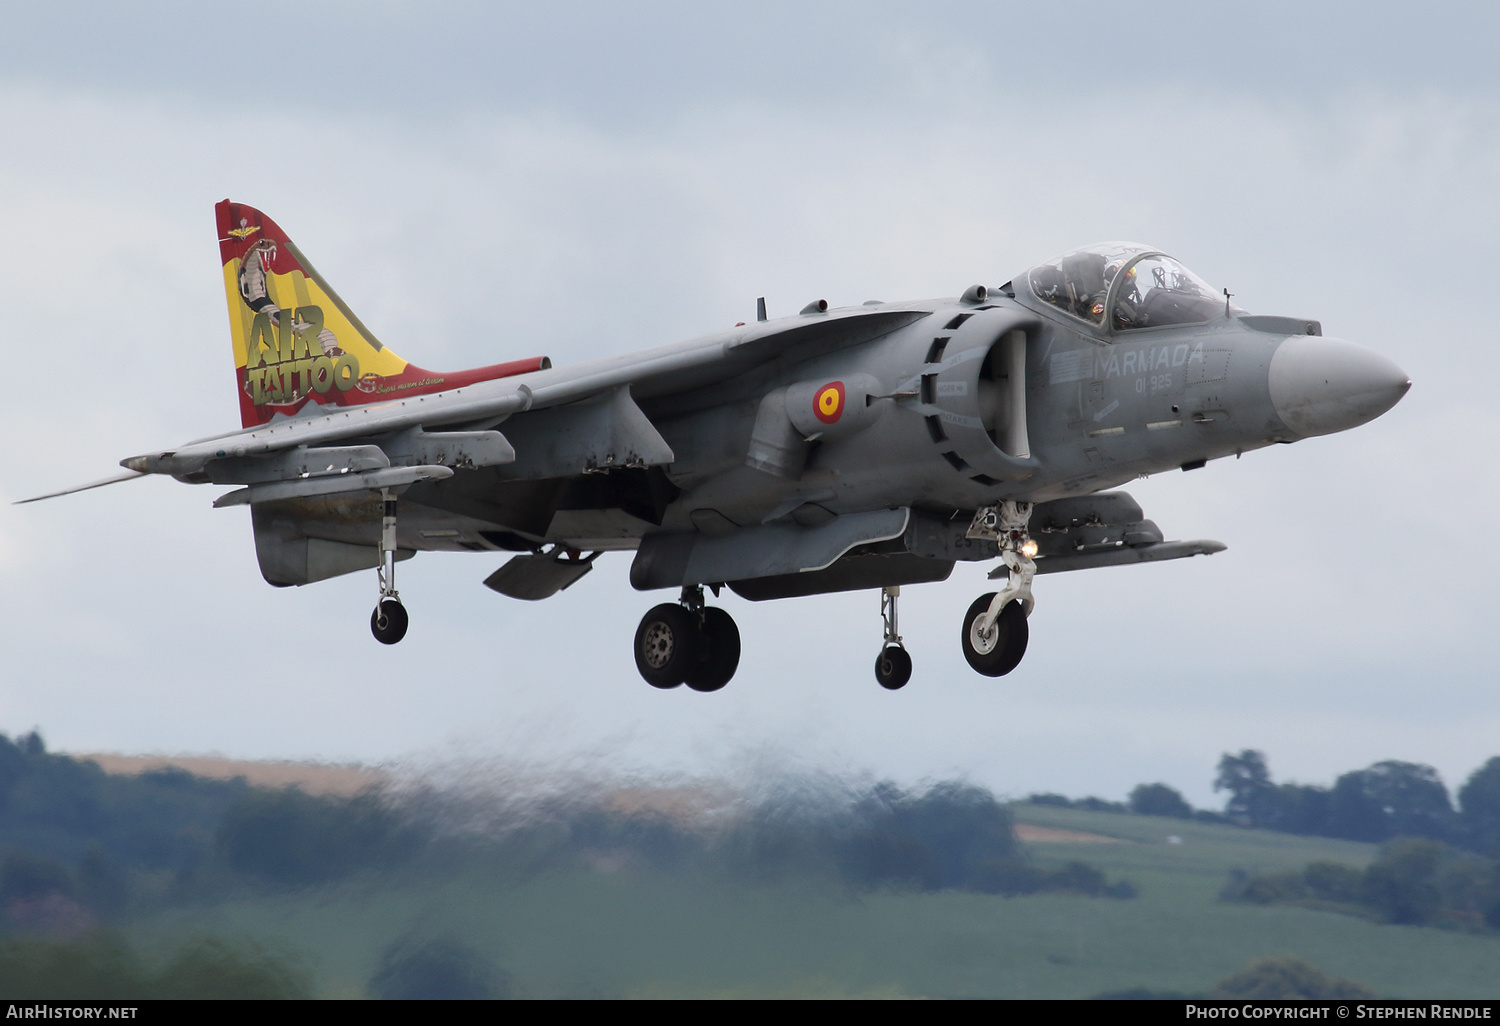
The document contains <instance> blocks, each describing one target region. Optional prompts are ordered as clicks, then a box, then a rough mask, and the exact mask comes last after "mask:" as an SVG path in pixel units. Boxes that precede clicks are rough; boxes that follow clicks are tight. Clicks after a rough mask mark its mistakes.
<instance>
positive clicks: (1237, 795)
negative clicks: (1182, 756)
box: [1214, 749, 1500, 855]
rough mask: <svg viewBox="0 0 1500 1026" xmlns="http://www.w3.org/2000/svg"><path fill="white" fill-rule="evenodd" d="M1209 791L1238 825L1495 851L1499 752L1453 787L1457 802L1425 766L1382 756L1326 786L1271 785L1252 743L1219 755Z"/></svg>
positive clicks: (1498, 847)
mask: <svg viewBox="0 0 1500 1026" xmlns="http://www.w3.org/2000/svg"><path fill="white" fill-rule="evenodd" d="M1214 790H1216V791H1227V792H1228V793H1229V800H1228V803H1227V804H1226V806H1225V810H1224V811H1225V815H1226V816H1228V817H1229V818H1230V819H1231V820H1232V821H1233V822H1236V823H1239V824H1241V825H1244V826H1250V827H1260V828H1263V829H1267V830H1281V831H1285V832H1286V833H1293V834H1312V835H1317V836H1320V837H1339V838H1344V839H1346V840H1350V841H1370V842H1377V843H1378V842H1381V841H1386V840H1389V839H1391V838H1393V837H1423V838H1427V839H1429V840H1434V841H1444V842H1447V843H1448V844H1451V845H1455V846H1458V847H1461V848H1467V849H1469V850H1471V851H1475V852H1480V853H1482V854H1490V855H1500V756H1497V757H1495V758H1492V759H1490V760H1489V761H1488V762H1486V763H1485V764H1484V765H1483V766H1480V767H1479V768H1478V769H1477V770H1475V771H1474V772H1473V774H1471V775H1470V777H1469V779H1468V780H1467V781H1466V782H1465V783H1464V785H1463V786H1462V787H1460V788H1459V789H1458V804H1457V807H1456V808H1455V807H1454V803H1453V801H1452V800H1451V798H1450V797H1449V794H1448V788H1447V787H1446V786H1445V785H1444V784H1443V781H1442V778H1441V777H1439V776H1438V772H1437V770H1435V769H1433V768H1432V767H1431V766H1423V765H1420V764H1418V763H1412V762H1397V761H1395V760H1387V761H1385V762H1377V763H1375V764H1374V765H1373V766H1370V767H1368V768H1366V769H1362V770H1353V771H1351V772H1349V773H1345V774H1343V775H1342V776H1340V777H1339V778H1338V779H1337V780H1335V781H1334V783H1333V786H1332V787H1323V786H1320V785H1317V784H1293V783H1285V784H1277V783H1274V782H1273V781H1272V780H1271V772H1270V769H1269V768H1268V767H1267V765H1266V758H1265V756H1264V755H1263V754H1262V753H1260V752H1257V751H1253V750H1250V749H1246V750H1245V751H1242V752H1240V753H1239V754H1238V755H1232V754H1228V753H1226V754H1225V755H1224V757H1223V758H1222V759H1220V760H1219V769H1218V776H1217V777H1216V778H1215V779H1214Z"/></svg>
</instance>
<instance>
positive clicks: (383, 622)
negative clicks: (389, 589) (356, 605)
mask: <svg viewBox="0 0 1500 1026" xmlns="http://www.w3.org/2000/svg"><path fill="white" fill-rule="evenodd" d="M407 622H408V621H407V616H406V607H405V606H403V605H402V604H401V602H400V600H399V599H393V598H387V599H381V600H380V604H379V605H378V606H376V607H375V612H373V613H371V614H370V633H371V634H373V635H375V640H376V641H378V642H380V643H381V644H382V645H394V644H395V643H396V642H398V641H400V640H401V639H402V638H404V637H406V627H407Z"/></svg>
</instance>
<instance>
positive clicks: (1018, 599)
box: [962, 501, 1036, 677]
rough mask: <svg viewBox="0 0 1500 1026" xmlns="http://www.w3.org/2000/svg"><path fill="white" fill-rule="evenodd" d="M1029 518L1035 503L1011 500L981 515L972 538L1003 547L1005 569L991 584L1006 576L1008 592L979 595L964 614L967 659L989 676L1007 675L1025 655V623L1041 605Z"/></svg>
mask: <svg viewBox="0 0 1500 1026" xmlns="http://www.w3.org/2000/svg"><path fill="white" fill-rule="evenodd" d="M1030 519H1031V504H1030V503H1028V502H1009V501H1007V502H1003V503H1001V504H1000V505H999V506H990V507H987V508H985V509H982V510H980V511H979V512H978V513H977V514H975V516H974V522H973V524H971V525H970V526H969V530H968V537H970V538H985V539H991V540H994V541H995V542H996V543H998V544H999V546H1000V559H1001V560H1002V562H1003V563H1004V565H1003V566H1000V567H996V568H995V570H994V571H992V572H991V573H990V579H991V580H993V579H995V578H997V577H1000V576H1001V575H1002V574H1003V575H1004V576H1005V577H1006V582H1005V587H1003V588H1001V589H1000V590H999V591H997V592H990V593H989V594H988V595H981V596H979V598H977V599H975V600H974V604H973V605H971V606H970V607H969V611H968V612H967V613H965V614H964V622H963V632H962V638H963V648H964V658H965V659H967V660H968V661H969V665H970V666H972V667H973V668H974V669H975V670H977V671H978V672H979V673H982V674H984V675H985V676H986V677H1003V676H1005V675H1006V674H1007V673H1009V672H1010V671H1011V670H1014V669H1015V668H1016V667H1017V666H1019V665H1020V663H1021V658H1022V657H1023V656H1024V655H1025V654H1026V642H1027V639H1028V636H1029V631H1028V628H1027V625H1026V618H1027V617H1029V616H1030V615H1031V610H1032V609H1033V608H1034V607H1035V605H1036V601H1035V600H1034V599H1033V598H1032V597H1031V582H1032V579H1033V578H1035V577H1036V563H1035V562H1033V561H1032V557H1033V556H1035V555H1036V542H1034V541H1032V540H1031V536H1030V535H1029V534H1027V531H1026V527H1027V522H1028V521H1029V520H1030Z"/></svg>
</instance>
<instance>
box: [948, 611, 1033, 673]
mask: <svg viewBox="0 0 1500 1026" xmlns="http://www.w3.org/2000/svg"><path fill="white" fill-rule="evenodd" d="M995 594H996V593H995V592H993V591H992V592H990V593H989V594H988V595H981V596H979V597H978V598H977V599H975V600H974V604H973V605H972V606H970V607H969V611H968V612H967V613H966V614H964V625H963V644H964V658H965V659H967V660H968V661H969V665H970V666H972V667H974V669H975V670H977V671H978V672H980V673H982V674H984V675H985V676H986V677H1003V676H1005V675H1006V674H1007V673H1009V672H1010V671H1011V670H1014V669H1015V668H1016V667H1017V666H1019V665H1020V664H1021V657H1022V656H1024V655H1025V654H1026V642H1027V639H1028V638H1029V637H1030V630H1029V628H1028V627H1027V626H1026V610H1024V609H1023V608H1022V607H1021V603H1020V602H1007V603H1006V605H1005V608H1004V609H1002V610H1000V615H999V616H998V617H996V618H995V623H994V625H993V626H992V627H990V629H989V630H988V631H986V630H984V629H983V625H984V617H985V614H986V613H988V612H989V611H990V602H991V601H992V600H993V599H994V598H995Z"/></svg>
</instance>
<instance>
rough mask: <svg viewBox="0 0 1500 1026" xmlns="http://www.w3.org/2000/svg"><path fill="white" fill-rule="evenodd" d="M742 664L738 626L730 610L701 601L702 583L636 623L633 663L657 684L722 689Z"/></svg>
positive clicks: (670, 686)
mask: <svg viewBox="0 0 1500 1026" xmlns="http://www.w3.org/2000/svg"><path fill="white" fill-rule="evenodd" d="M739 665H740V629H739V627H737V626H736V625H735V622H734V618H733V617H732V616H730V615H729V614H728V613H727V612H725V611H724V610H722V609H719V608H718V607H716V606H705V605H704V604H703V589H702V587H699V586H696V585H695V586H693V587H688V588H683V589H682V598H681V599H680V600H679V602H678V603H676V604H674V603H671V602H664V603H662V604H661V605H659V606H656V607H654V608H653V609H651V610H650V611H649V612H648V613H646V615H645V616H643V617H642V618H641V623H640V626H639V627H637V628H636V631H635V667H636V669H637V670H639V671H640V674H641V676H642V677H643V678H645V681H646V683H647V684H650V685H651V686H652V687H654V688H663V689H668V688H675V687H677V686H678V685H681V684H686V685H687V686H688V687H690V688H692V689H693V690H694V691H718V690H719V689H720V688H722V687H723V686H724V685H725V684H728V683H729V681H730V678H732V677H733V676H734V671H735V670H737V669H738V668H739Z"/></svg>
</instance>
